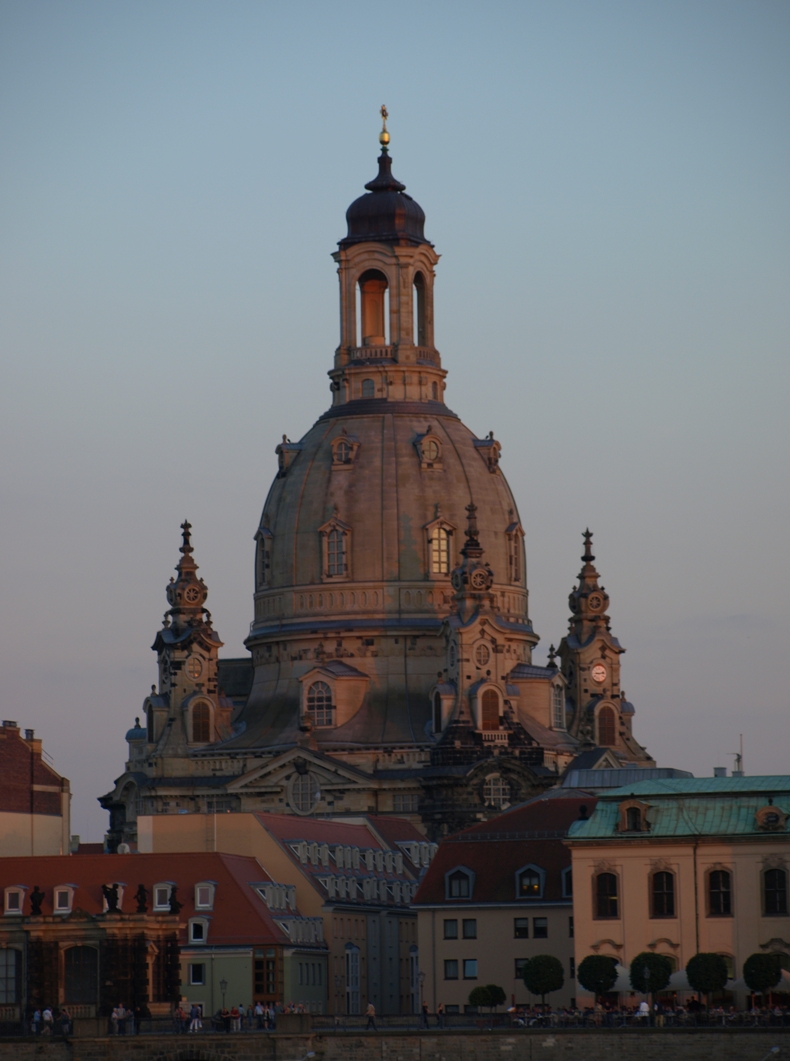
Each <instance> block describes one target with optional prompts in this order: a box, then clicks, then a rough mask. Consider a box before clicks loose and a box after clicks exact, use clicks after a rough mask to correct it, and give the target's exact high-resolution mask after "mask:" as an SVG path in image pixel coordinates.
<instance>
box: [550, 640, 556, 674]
mask: <svg viewBox="0 0 790 1061" xmlns="http://www.w3.org/2000/svg"><path fill="white" fill-rule="evenodd" d="M556 658H557V650H556V648H555V647H554V645H549V667H550V668H551V669H552V670H556V669H557V664H556V663H555V662H554V660H555V659H556Z"/></svg>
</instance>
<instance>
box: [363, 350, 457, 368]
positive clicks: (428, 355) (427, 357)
mask: <svg viewBox="0 0 790 1061" xmlns="http://www.w3.org/2000/svg"><path fill="white" fill-rule="evenodd" d="M414 356H415V359H416V360H417V361H428V362H430V363H431V364H432V365H438V364H439V354H438V353H437V351H436V350H431V349H430V348H429V347H427V346H417V347H415V348H414ZM349 358H350V360H351V361H392V360H395V359H396V358H397V350H396V348H395V347H394V346H352V347H351V349H350V350H349Z"/></svg>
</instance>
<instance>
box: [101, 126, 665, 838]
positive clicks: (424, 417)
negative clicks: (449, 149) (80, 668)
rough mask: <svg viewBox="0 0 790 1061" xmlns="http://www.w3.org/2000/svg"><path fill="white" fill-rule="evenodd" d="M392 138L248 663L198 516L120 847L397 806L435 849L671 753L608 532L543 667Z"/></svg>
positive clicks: (359, 232)
mask: <svg viewBox="0 0 790 1061" xmlns="http://www.w3.org/2000/svg"><path fill="white" fill-rule="evenodd" d="M381 146H382V151H381V155H380V157H379V159H378V174H377V175H376V177H375V178H374V179H373V180H372V181H370V182H369V183H368V184H366V185H365V188H366V191H365V194H363V195H361V196H360V197H359V198H357V199H356V200H355V201H354V202H353V203H352V204H351V206H350V207H349V209H348V211H347V213H346V221H347V232H346V234H345V236H344V237H343V238H342V239H341V240H340V242H339V245H338V249H337V250H336V252H335V253H334V254H333V258H334V261H335V264H336V266H337V273H338V279H339V310H340V314H339V316H340V335H339V342H338V345H337V347H336V349H335V352H334V356H333V358H332V360H331V365H330V364H329V362H328V368H329V372H328V375H329V386H330V393H331V404H330V407H329V408H328V409H327V410H326V411H325V412H324V413H323V414H322V415H320V416H319V417H318V419H317V420H316V422H315V424H314V425H313V426H312V427H311V428H310V430H309V431H308V432H307V433H306V434H305V435H304V437H302V438H301V439H299V440H298V441H292V440H290V439H289V438H288V437H287V435H283V438H282V442H281V443H280V444H278V445H277V447H276V458H277V464H276V469H274V468H273V472H274V479H273V482H272V485H271V488H270V490H269V493H268V496H267V498H266V500H265V502H264V504H263V506H262V515H261V518H260V522H259V524H258V526H257V528H256V529H255V531H254V538H255V556H254V565H251V566H254V572H253V573H254V584H253V586H252V591H253V593H252V596H253V610H252V622H251V625H250V633H249V636H248V638H247V640H246V642H245V645H246V648H247V650H248V652H249V655H248V656H246V657H244V658H241V659H230V660H221V659H220V658H219V651H220V649H221V648H222V642H221V640H220V638H219V635H218V633H217V632H216V631H215V630H214V629H213V626H212V623H211V616H210V613H209V612H208V611H207V610H206V607H205V604H206V598H207V594H208V590H207V587H206V584H205V583H204V581H203V579H202V578H200V577H198V573H197V572H198V569H197V564H196V563H195V559H194V556H193V545H192V539H191V528H190V526H189V524H187V523H185V524H184V525H183V542H182V545H181V558H180V560H179V562H178V565H177V568H176V571H177V577H176V578H175V580H173V579H171V581H170V584H169V586H168V587H167V600H168V611H167V613H166V615H165V618H164V621H163V624H162V628H161V629H160V630H159V631H158V633H157V635H156V639H155V641H154V645H153V648H154V650H155V651H156V653H157V659H158V670H159V673H158V681H157V683H156V685H155V686H154V687H153V688H152V690H151V693H150V695H149V696H147V697H146V698H145V700H144V703H143V711H142V714H141V718H142V719H143V724H142V725H138V724H136V725H135V727H134V728H133V729H132V730H130V731H129V734H128V735H127V741H128V743H129V757H128V761H127V763H126V767H125V769H124V771H123V773H122V774H121V776H120V777H119V778H117V780H116V781H115V783H114V785H113V788H112V790H111V791H110V792H108V793H107V794H106V795H105V796H104V797H103V798H102V800H101V802H102V804H103V806H104V807H106V808H107V810H108V811H109V812H110V816H111V820H110V831H109V844H110V847H111V848H112V849H115V847H116V846H117V844H118V843H120V842H122V841H124V842H128V843H130V844H134V843H135V841H136V840H137V819H138V815H146V816H148V815H158V814H168V813H170V812H172V811H173V810H179V811H185V810H186V811H191V812H196V813H204V812H207V811H208V812H213V811H216V810H230V811H241V812H244V811H271V812H276V813H286V814H295V815H297V816H303V815H314V816H318V817H322V816H327V815H329V816H332V817H334V818H337V817H340V816H343V815H347V816H358V815H360V814H364V815H376V814H383V815H399V816H403V817H405V818H407V819H408V820H409V821H411V822H412V823H413V824H414V825H415V826H418V827H419V828H420V829H422V830H423V831H424V832H425V833H426V834H427V835H428V836H429V837H430V838H431V839H437V838H440V837H442V836H444V835H447V834H448V833H451V832H454V831H457V830H458V829H461V828H464V827H465V826H468V825H471V824H473V823H474V822H475V821H478V820H479V819H480V818H481V817H483V818H488V817H491V816H493V815H494V814H497V813H498V812H499V811H500V810H502V809H503V808H504V807H507V806H508V805H509V804H511V803H516V802H521V801H523V800H526V799H528V798H530V797H532V796H534V795H536V794H539V793H540V792H542V791H544V790H545V789H546V788H548V787H550V786H552V785H553V784H556V782H557V780H558V778H559V777H560V775H561V773H562V771H563V769H564V768H565V767H566V766H567V765H568V763H569V762H570V761H571V760H572V759H573V758H574V757H575V756H576V755H577V753H578V751H579V749H580V747H581V746H582V745H583V744H585V745H586V744H593V745H594V744H596V743H597V744H599V745H603V746H605V747H607V748H609V749H610V750H611V754H612V756H613V758H614V760H615V765H622V764H624V763H629V762H635V763H639V764H644V765H651V763H652V760H651V759H650V757H649V756H648V755H647V753H646V751H645V750H644V749H643V748H642V747H641V746H640V745H639V744H638V743H637V742H636V740H635V738H634V736H633V734H632V731H631V723H632V717H633V706H632V705H631V704H630V703H629V702H627V701H626V700H625V695H624V693H623V690H622V686H621V683H620V662H619V660H620V656H621V654H622V652H623V651H624V650H623V648H622V646H621V645H620V643H619V642H618V641H617V639H616V638H615V637H614V636H613V634H612V633H611V629H610V620H609V616H608V604H609V598H608V596H607V595H606V593H605V591H604V590H603V588H602V587H600V586H599V585H598V574H597V571H596V570H595V568H594V567H593V566H592V561H593V559H594V558H593V556H592V553H591V536H590V534H589V533H587V534H586V535H585V543H586V544H585V552H584V565H585V566H584V568H583V569H582V573H581V575H580V579H579V585H578V586H577V587H575V588H574V590H573V592H572V593H571V597H570V604H571V612H572V618H571V622H570V629H569V633H568V635H567V637H566V638H565V639H564V640H563V641H562V643H561V645H560V649H559V662H558V661H557V659H556V656H557V654H556V653H554V652H553V651H552V653H551V654H550V658H549V663H548V666H536V665H535V664H534V663H533V659H532V652H533V649H534V647H535V645H536V644H537V642H538V640H539V638H538V634H537V632H536V630H535V628H534V626H533V621H532V618H531V616H530V614H529V609H528V588H527V566H526V551H525V547H524V530H523V527H522V524H521V519H520V517H519V513H518V505H517V503H516V499H515V498H514V496H513V494H512V492H511V490H510V487H509V486H508V483H507V480H506V479H505V476H504V472H503V467H502V462H501V452H502V447H501V444H500V443H499V442H498V441H497V439H496V438H495V437H494V433H493V432H490V433H489V434H487V435H486V436H485V437H482V438H481V437H478V436H477V435H476V434H475V433H474V432H473V431H471V430H470V429H469V428H468V427H466V426H465V425H464V424H463V423H462V421H461V420H460V418H459V417H458V415H457V414H456V413H455V412H453V411H452V409H451V408H450V407H449V406H448V405H447V398H448V394H447V387H448V382H447V369H446V368H445V366H444V361H443V357H442V355H441V353H440V351H439V349H438V348H437V346H436V342H435V327H434V325H435V313H434V290H435V289H434V284H435V279H436V267H437V265H438V262H439V255H438V254H437V252H436V250H435V248H434V246H433V244H432V243H431V242H430V241H429V240H428V239H427V237H426V235H425V231H424V229H425V214H424V213H423V210H422V208H421V207H420V206H419V205H418V204H417V203H416V202H415V200H414V199H413V198H412V197H411V196H410V195H408V194H406V192H405V185H403V184H402V183H401V182H400V181H398V180H397V179H396V178H395V176H394V175H393V173H392V159H391V157H390V155H389V134H388V133H387V132H386V130H384V131H382V134H381ZM489 377H490V374H488V375H486V376H485V378H486V379H489ZM492 385H494V384H493V383H492ZM251 530H252V529H251ZM252 536H253V535H252V534H251V537H252ZM252 559H253V558H252V557H251V560H252ZM295 758H299V760H300V761H301V762H302V763H304V764H305V771H304V773H302V774H298V773H297V772H296V771H295V770H294V767H293V762H294V759H295Z"/></svg>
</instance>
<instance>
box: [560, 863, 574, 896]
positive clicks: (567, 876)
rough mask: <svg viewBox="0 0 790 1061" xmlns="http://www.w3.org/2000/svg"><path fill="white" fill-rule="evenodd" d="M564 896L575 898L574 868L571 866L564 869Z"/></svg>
mask: <svg viewBox="0 0 790 1061" xmlns="http://www.w3.org/2000/svg"><path fill="white" fill-rule="evenodd" d="M562 897H563V899H572V898H573V870H572V869H571V867H570V866H568V868H567V869H564V870H563V871H562Z"/></svg>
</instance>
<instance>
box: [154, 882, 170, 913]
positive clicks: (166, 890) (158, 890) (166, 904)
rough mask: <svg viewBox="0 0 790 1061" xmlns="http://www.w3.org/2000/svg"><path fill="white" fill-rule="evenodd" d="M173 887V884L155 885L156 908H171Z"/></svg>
mask: <svg viewBox="0 0 790 1061" xmlns="http://www.w3.org/2000/svg"><path fill="white" fill-rule="evenodd" d="M172 887H173V885H172V884H155V885H154V910H169V909H170V892H171V890H172Z"/></svg>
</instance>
